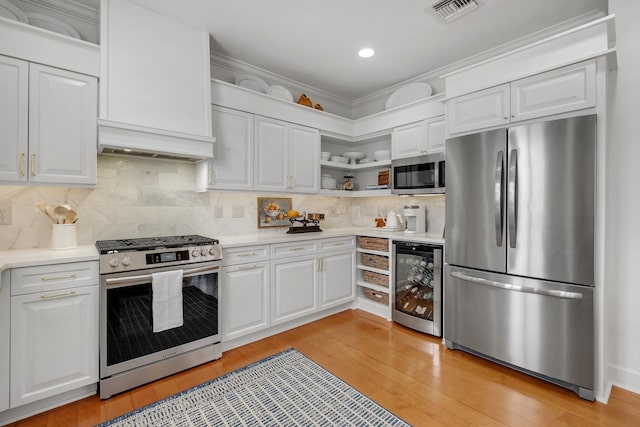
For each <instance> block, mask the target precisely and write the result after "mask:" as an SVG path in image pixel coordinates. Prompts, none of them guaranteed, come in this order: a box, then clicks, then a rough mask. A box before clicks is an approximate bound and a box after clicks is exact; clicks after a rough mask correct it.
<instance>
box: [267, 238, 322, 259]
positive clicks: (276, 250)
mask: <svg viewBox="0 0 640 427" xmlns="http://www.w3.org/2000/svg"><path fill="white" fill-rule="evenodd" d="M316 252H318V241H317V240H307V241H304V242H297V243H277V244H273V245H271V258H272V259H276V258H288V257H292V256H298V255H307V254H312V253H316Z"/></svg>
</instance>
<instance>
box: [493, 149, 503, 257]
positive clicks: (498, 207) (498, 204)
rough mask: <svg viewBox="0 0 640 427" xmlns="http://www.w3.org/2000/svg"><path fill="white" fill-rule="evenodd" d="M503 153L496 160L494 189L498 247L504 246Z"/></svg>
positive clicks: (499, 153)
mask: <svg viewBox="0 0 640 427" xmlns="http://www.w3.org/2000/svg"><path fill="white" fill-rule="evenodd" d="M503 154H504V153H503V152H502V151H498V155H497V158H496V176H495V187H494V198H495V199H494V200H495V205H494V211H495V214H494V215H495V227H496V245H497V246H498V247H501V246H502V184H503V182H504V168H503V167H502V160H503V159H502V157H503Z"/></svg>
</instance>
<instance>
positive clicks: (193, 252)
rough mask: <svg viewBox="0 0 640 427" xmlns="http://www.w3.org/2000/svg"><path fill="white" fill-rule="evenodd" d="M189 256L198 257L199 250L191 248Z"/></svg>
mask: <svg viewBox="0 0 640 427" xmlns="http://www.w3.org/2000/svg"><path fill="white" fill-rule="evenodd" d="M191 256H192V257H194V258H197V257H199V256H200V251H199V250H197V249H194V250H192V251H191Z"/></svg>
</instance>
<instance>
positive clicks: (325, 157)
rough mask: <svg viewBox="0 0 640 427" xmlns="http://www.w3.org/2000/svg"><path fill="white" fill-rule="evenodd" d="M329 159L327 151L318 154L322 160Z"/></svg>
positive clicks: (329, 154) (329, 155)
mask: <svg viewBox="0 0 640 427" xmlns="http://www.w3.org/2000/svg"><path fill="white" fill-rule="evenodd" d="M330 157H331V153H330V152H328V151H323V152H321V153H320V158H321V159H322V160H329V158H330Z"/></svg>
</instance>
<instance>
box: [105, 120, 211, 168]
mask: <svg viewBox="0 0 640 427" xmlns="http://www.w3.org/2000/svg"><path fill="white" fill-rule="evenodd" d="M215 140H216V139H215V138H213V137H204V136H200V135H191V134H185V133H180V132H169V131H165V130H159V129H153V128H148V127H144V126H137V125H131V124H128V123H120V122H114V121H110V120H104V119H98V153H102V154H122V155H134V156H141V157H148V158H159V159H171V160H183V161H190V162H197V161H199V160H203V159H212V158H213V143H214V142H215Z"/></svg>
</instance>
